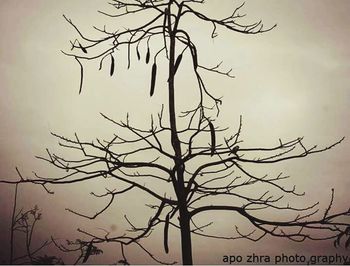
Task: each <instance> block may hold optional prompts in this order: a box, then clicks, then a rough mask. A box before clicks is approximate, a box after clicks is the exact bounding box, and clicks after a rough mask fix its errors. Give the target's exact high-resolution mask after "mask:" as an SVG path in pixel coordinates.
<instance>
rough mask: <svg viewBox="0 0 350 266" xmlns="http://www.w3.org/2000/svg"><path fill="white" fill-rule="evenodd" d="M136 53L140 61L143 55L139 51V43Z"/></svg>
mask: <svg viewBox="0 0 350 266" xmlns="http://www.w3.org/2000/svg"><path fill="white" fill-rule="evenodd" d="M136 55H137V60H139V61H140V59H141V55H140V51H139V46H138V45H137V46H136Z"/></svg>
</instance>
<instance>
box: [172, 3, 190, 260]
mask: <svg viewBox="0 0 350 266" xmlns="http://www.w3.org/2000/svg"><path fill="white" fill-rule="evenodd" d="M172 2H173V1H171V0H170V1H169V4H168V10H167V12H168V14H167V19H168V21H167V27H168V32H169V37H170V43H169V79H168V92H169V122H170V129H171V145H172V147H173V149H174V153H175V158H174V168H173V170H174V176H173V179H174V180H173V184H174V189H175V192H176V196H177V200H178V207H179V213H180V216H179V221H180V231H181V251H182V264H184V265H192V264H193V260H192V243H191V229H190V216H189V213H188V210H187V194H186V188H185V182H184V172H185V165H184V162H183V159H182V151H181V142H180V140H179V136H178V132H177V126H176V109H175V80H174V78H175V66H174V65H175V51H176V49H175V46H176V31H177V25H178V23H179V18H180V15H179V14H180V12H181V9H182V5H180V8H179V10H178V15H177V16H176V19H175V23H174V28H173V29H172V23H171V16H170V14H171V11H170V9H171V5H172Z"/></svg>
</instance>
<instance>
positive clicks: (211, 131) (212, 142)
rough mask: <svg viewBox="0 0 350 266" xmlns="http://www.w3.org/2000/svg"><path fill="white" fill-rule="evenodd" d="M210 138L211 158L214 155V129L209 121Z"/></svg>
mask: <svg viewBox="0 0 350 266" xmlns="http://www.w3.org/2000/svg"><path fill="white" fill-rule="evenodd" d="M209 128H210V136H211V154H210V155H211V156H213V155H214V153H215V146H216V139H215V129H214V126H213V124H212V123H211V122H210V121H209Z"/></svg>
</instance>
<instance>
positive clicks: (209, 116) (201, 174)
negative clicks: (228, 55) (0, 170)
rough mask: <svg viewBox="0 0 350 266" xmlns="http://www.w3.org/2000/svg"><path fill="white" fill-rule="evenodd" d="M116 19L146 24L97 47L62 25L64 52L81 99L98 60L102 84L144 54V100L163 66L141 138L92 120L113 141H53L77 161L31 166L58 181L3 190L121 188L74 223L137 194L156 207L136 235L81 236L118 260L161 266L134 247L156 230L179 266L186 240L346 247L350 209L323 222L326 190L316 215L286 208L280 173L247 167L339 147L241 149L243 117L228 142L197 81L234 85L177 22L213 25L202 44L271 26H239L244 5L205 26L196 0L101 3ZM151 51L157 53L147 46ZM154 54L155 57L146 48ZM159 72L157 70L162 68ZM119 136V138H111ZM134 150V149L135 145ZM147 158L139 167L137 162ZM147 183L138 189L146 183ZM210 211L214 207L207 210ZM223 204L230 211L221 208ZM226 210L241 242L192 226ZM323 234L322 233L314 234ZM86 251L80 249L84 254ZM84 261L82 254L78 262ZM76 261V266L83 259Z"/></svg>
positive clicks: (188, 254)
mask: <svg viewBox="0 0 350 266" xmlns="http://www.w3.org/2000/svg"><path fill="white" fill-rule="evenodd" d="M110 4H111V5H112V6H113V7H114V8H115V9H116V13H115V14H110V13H106V12H101V11H100V13H102V14H104V15H106V16H108V17H112V18H115V19H118V18H120V17H124V16H132V14H142V13H143V14H146V15H147V17H149V19H148V20H147V21H145V22H144V24H142V25H140V26H138V27H135V28H128V29H123V30H115V31H108V30H107V29H106V27H104V28H97V27H95V29H96V30H97V31H98V32H99V33H100V34H101V38H98V39H93V38H90V37H88V36H86V35H85V34H84V33H83V32H81V31H80V30H79V28H78V27H77V26H76V24H74V23H73V22H72V20H70V19H68V18H67V17H66V16H64V18H65V19H66V20H67V22H68V23H69V24H70V25H71V26H72V27H73V28H74V29H75V30H76V32H77V33H78V35H79V36H78V39H76V40H74V41H72V42H71V44H72V46H71V49H72V51H71V52H63V53H64V54H66V55H67V56H70V57H72V58H73V59H75V60H76V61H77V62H78V64H79V66H80V88H79V93H81V92H82V90H83V80H84V66H85V64H86V63H88V62H89V61H95V60H97V61H98V62H99V65H100V70H101V69H102V68H103V66H104V65H105V64H109V70H108V71H109V73H110V75H113V74H114V70H115V54H117V53H118V52H120V49H121V48H122V47H126V49H127V60H128V61H127V64H128V68H129V67H130V65H131V63H132V59H131V57H132V56H133V55H136V57H137V59H138V60H141V59H142V58H141V53H140V48H139V47H140V45H146V46H147V52H146V55H145V61H146V63H147V64H148V63H152V68H151V81H150V96H151V97H152V96H153V94H154V93H155V88H156V87H157V76H158V75H159V74H158V73H159V65H160V64H161V62H162V60H163V61H164V60H166V62H167V63H166V69H167V72H168V74H167V91H168V100H167V102H165V103H164V105H163V107H162V109H161V110H160V112H159V114H158V115H157V117H155V118H154V117H153V116H152V119H151V125H150V127H149V128H146V129H142V128H138V127H137V126H134V125H132V123H131V122H130V119H129V117H128V116H127V118H126V120H125V121H117V120H114V119H113V118H111V117H109V116H107V115H105V114H101V115H102V116H103V117H104V118H105V119H107V120H108V121H110V122H111V123H113V124H114V125H115V126H116V127H117V128H118V131H116V132H118V135H114V136H113V137H112V138H111V139H109V140H101V139H96V141H91V142H89V141H83V140H81V139H80V138H79V137H78V134H75V136H74V137H73V138H67V137H64V136H61V135H58V134H55V133H52V135H53V136H55V137H57V138H58V139H59V144H60V146H63V147H66V148H67V149H72V150H75V151H78V152H80V155H81V157H79V158H74V159H68V158H64V157H63V156H60V155H58V154H55V153H52V152H50V151H49V150H47V156H46V157H39V158H40V159H42V160H45V161H47V162H48V163H50V164H52V165H53V166H55V167H57V168H59V169H62V170H64V171H65V174H64V175H62V176H60V177H57V178H52V177H42V176H40V175H38V174H35V177H33V178H21V180H19V181H16V182H7V181H2V182H7V183H28V182H29V183H34V184H39V185H42V186H43V187H44V188H45V189H46V190H47V191H48V192H50V193H51V191H50V190H49V188H48V187H47V185H49V184H70V183H79V182H85V181H88V180H91V179H97V178H101V177H102V178H111V179H113V180H117V181H118V182H120V183H121V184H124V187H122V189H120V187H119V188H118V189H114V190H106V192H105V193H104V194H95V193H93V195H94V196H95V197H96V198H109V201H108V204H107V205H106V206H105V207H104V208H102V209H101V210H98V211H97V212H96V213H95V214H93V215H88V214H83V213H80V212H77V211H74V210H69V211H70V212H72V213H74V214H76V215H79V216H82V217H85V218H87V219H95V218H96V217H97V216H99V215H101V214H103V213H104V212H105V211H106V210H107V209H108V208H109V207H110V206H111V205H112V204H113V202H114V200H115V199H116V198H117V197H118V196H119V195H121V194H126V193H128V192H130V191H132V190H139V191H141V192H143V193H146V194H147V195H149V197H150V198H152V199H153V200H154V201H156V202H158V203H157V204H154V205H149V206H148V207H150V208H151V209H153V210H154V214H153V216H152V217H150V219H149V221H148V223H147V224H146V225H145V226H144V227H141V228H139V227H137V226H136V225H134V223H133V222H132V221H130V219H128V217H125V219H127V221H128V222H129V224H130V227H131V231H132V233H131V234H130V235H128V234H124V235H121V236H111V235H110V233H109V232H107V233H106V235H96V234H93V233H91V232H87V231H83V230H81V229H80V231H81V232H82V233H84V234H85V235H86V236H89V237H91V242H90V243H91V246H92V245H93V244H94V245H96V244H100V243H105V242H117V243H120V246H121V249H122V254H123V259H122V260H121V261H120V262H121V263H127V262H128V260H127V258H126V257H125V254H124V248H125V246H128V245H131V244H134V245H137V246H139V247H140V248H141V249H143V250H144V251H145V252H146V253H147V254H148V255H149V256H151V257H152V258H153V259H154V260H155V261H156V262H160V261H159V260H158V259H157V258H156V257H155V256H154V255H153V254H152V253H151V252H150V251H149V250H148V249H146V248H145V247H144V246H143V244H142V242H141V240H142V239H143V238H146V237H148V236H149V235H150V234H151V233H152V231H153V229H154V228H155V227H157V226H163V229H164V239H163V245H164V250H165V252H166V253H168V251H169V245H168V231H169V227H174V228H177V229H179V231H180V234H181V250H182V262H183V264H193V258H192V241H191V236H192V235H193V234H196V235H200V236H204V237H214V238H221V239H232V240H233V239H250V240H252V241H258V240H260V239H262V238H263V237H265V236H268V235H270V236H275V237H282V238H288V239H290V240H292V241H297V242H302V241H304V240H306V239H312V240H334V244H335V245H340V244H341V241H342V240H345V242H346V246H349V244H350V238H349V236H350V227H349V223H348V222H347V221H346V220H345V219H342V218H343V217H346V216H348V215H349V214H350V210H346V211H344V212H341V213H332V211H331V208H332V207H333V197H334V191H333V190H332V194H331V200H330V203H329V205H328V207H327V208H326V209H325V210H323V211H322V210H320V209H319V207H318V203H315V204H312V205H310V206H305V207H303V208H297V207H294V206H293V205H292V204H290V203H289V201H288V200H287V199H285V197H286V195H291V196H295V197H300V196H303V195H304V194H303V193H299V192H297V191H296V188H295V185H292V187H291V188H286V187H285V186H284V185H282V184H281V181H282V180H285V179H287V178H288V176H286V175H284V174H283V173H281V174H279V175H277V176H271V175H263V176H260V175H258V174H255V173H254V171H252V170H251V165H264V164H274V163H277V162H281V161H287V160H294V159H298V158H303V157H306V156H309V155H312V154H315V153H320V152H324V151H327V150H329V149H332V148H333V147H334V146H336V145H338V144H339V143H341V142H342V141H343V139H341V140H339V141H337V142H335V143H333V144H331V145H328V146H325V147H322V148H318V147H317V146H312V147H308V146H306V145H305V144H304V143H303V138H301V137H298V138H295V139H292V140H288V141H282V140H281V139H279V141H278V143H277V144H276V146H273V147H250V146H243V144H240V143H241V142H242V140H241V129H242V118H240V123H239V127H238V130H237V131H236V132H233V133H232V134H231V135H229V136H227V135H226V132H227V131H228V129H225V128H220V127H219V126H218V125H217V124H216V117H217V116H218V115H219V112H220V105H221V99H220V98H219V97H216V96H215V95H214V94H213V93H212V92H211V90H209V89H208V88H207V86H206V84H205V83H204V81H203V78H202V76H203V75H204V73H205V72H213V73H216V74H218V75H223V76H226V77H228V78H233V75H232V73H231V70H228V71H227V70H222V67H221V63H219V64H217V65H215V66H214V67H212V66H205V65H202V64H201V61H200V56H199V54H198V52H197V45H196V44H195V43H194V42H193V40H192V38H191V35H190V34H189V33H188V31H187V30H186V29H185V28H184V27H182V24H181V23H180V22H181V21H182V20H183V18H185V17H190V16H192V17H194V18H195V19H197V20H198V23H200V22H203V23H209V24H210V25H212V32H211V36H210V37H211V38H215V37H216V36H217V28H218V27H222V28H224V29H227V30H228V31H232V32H235V33H239V34H252V35H254V34H261V33H264V32H268V31H270V30H272V29H273V28H274V27H275V25H274V26H272V27H267V28H265V27H264V26H263V23H262V22H261V21H259V22H256V23H251V24H242V23H241V18H242V17H244V15H243V14H242V13H241V9H242V7H243V4H242V5H240V6H238V7H237V8H236V9H234V10H233V12H232V13H231V14H230V15H229V16H227V17H225V18H221V19H215V18H211V17H209V16H207V15H205V14H203V13H201V12H199V11H197V10H198V9H197V7H198V5H202V4H204V1H203V0H130V1H127V0H125V1H123V0H120V1H119V0H113V1H112V2H111V3H110ZM154 44H157V45H154ZM159 45H160V48H155V47H158V46H159ZM185 57H186V58H187V59H189V60H190V61H191V65H192V70H193V76H194V79H195V80H196V81H197V84H198V86H197V87H196V90H197V92H198V95H199V97H198V99H197V102H196V103H195V105H194V107H193V108H192V109H191V110H181V111H180V112H179V111H177V110H176V104H175V103H176V100H177V98H176V84H175V81H176V75H177V71H178V69H179V68H180V67H181V66H182V62H183V58H185ZM162 68H163V69H164V66H163V67H162ZM125 131H127V132H128V134H126V136H123V135H122V133H120V132H125ZM136 145H138V146H137V147H138V148H135V146H136ZM145 157H147V158H149V159H148V160H140V159H139V158H145ZM145 182H147V185H146V183H145ZM149 182H150V183H153V182H154V183H156V184H157V185H161V186H164V187H166V188H167V190H166V191H167V194H165V193H164V194H162V193H160V192H157V190H155V189H152V188H151V186H148V184H149ZM256 186H259V188H263V190H261V189H259V192H258V191H256V192H255V195H250V194H249V195H248V194H246V193H244V192H242V191H243V190H242V188H246V187H247V188H252V189H253V188H254V187H256ZM213 198H215V199H218V198H219V199H220V202H225V204H213V203H212V199H213ZM216 202H217V201H216ZM228 203H229V204H228ZM267 210H275V211H279V212H280V211H286V212H290V211H293V212H295V215H294V216H293V217H292V218H290V219H284V220H276V219H272V220H269V219H267V218H262V217H263V215H262V214H263V213H265V212H266V211H267ZM213 211H225V212H232V213H236V214H238V215H241V216H243V217H244V218H245V219H246V220H247V222H248V223H250V224H251V225H253V226H254V227H255V229H254V230H253V231H252V232H249V233H242V232H241V231H240V230H239V228H238V227H236V232H235V233H234V234H233V235H232V236H229V235H228V234H227V232H224V233H223V235H222V236H220V235H211V234H209V233H206V232H205V229H206V228H207V227H208V226H210V225H211V223H208V224H198V217H200V215H201V214H203V213H206V212H213ZM318 231H322V232H323V234H318V233H317V232H318ZM87 244H88V243H84V245H85V246H86V247H88V245H87ZM89 255H90V253H89V252H88V251H85V253H84V254H83V253H82V257H84V262H85V261H86V260H87V259H88V257H89ZM82 257H81V258H82Z"/></svg>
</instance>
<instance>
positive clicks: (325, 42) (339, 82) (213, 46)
mask: <svg viewBox="0 0 350 266" xmlns="http://www.w3.org/2000/svg"><path fill="white" fill-rule="evenodd" d="M106 2H107V1H100V0H99V1H97V0H90V1H83V0H75V1H68V0H61V1H47V0H30V1H24V0H0V32H1V36H2V37H1V38H0V89H1V97H0V121H1V127H0V179H3V180H15V179H17V178H18V176H17V174H16V171H15V167H18V168H19V169H20V171H21V172H22V174H23V175H25V176H30V175H32V171H35V172H38V173H42V174H43V175H55V174H57V173H58V172H57V170H56V169H53V168H52V167H49V166H48V165H47V164H46V163H45V162H42V161H40V160H38V159H36V158H35V156H37V155H44V154H45V149H46V148H49V149H50V150H54V151H56V150H57V151H60V152H64V151H63V150H62V148H60V147H58V145H57V139H55V138H54V137H53V136H52V135H50V132H56V133H59V134H61V135H65V136H73V135H74V133H75V132H77V133H78V134H79V136H81V137H82V138H84V139H87V140H89V139H94V138H96V137H99V136H102V137H104V136H111V135H113V134H114V131H113V130H114V129H115V128H114V127H113V126H112V125H110V124H109V123H108V122H106V121H105V120H103V119H102V118H101V116H100V115H99V113H100V112H103V113H106V114H109V115H111V116H113V117H115V118H116V119H117V120H120V119H123V118H125V116H126V113H129V114H130V119H131V121H132V122H133V123H135V124H137V125H139V126H141V127H142V126H147V125H148V122H149V117H150V114H151V113H153V114H154V113H156V112H157V111H159V109H160V106H161V104H162V103H163V100H164V98H165V97H166V95H167V94H166V90H162V89H161V88H162V87H161V86H160V88H157V91H156V95H155V96H154V97H152V99H150V98H149V91H148V90H149V73H150V71H149V66H146V65H145V64H141V63H137V61H136V60H134V61H132V67H131V69H130V70H129V71H127V70H126V63H125V59H126V57H125V55H122V54H121V55H120V57H118V58H117V59H116V60H117V61H116V62H117V64H116V72H117V73H116V75H115V76H113V77H109V75H108V71H105V72H103V71H100V72H99V71H98V70H97V68H98V66H97V65H96V64H95V65H93V64H91V65H89V66H88V67H87V69H86V74H85V80H84V88H83V92H82V94H80V95H79V94H78V89H79V67H78V65H77V64H76V62H74V60H73V59H72V58H69V57H67V56H64V55H63V54H62V53H61V50H64V51H69V49H70V44H69V40H74V39H75V38H76V37H77V36H76V33H75V31H74V30H73V29H72V27H70V25H68V23H67V22H66V21H65V20H64V18H63V16H62V15H63V14H65V15H66V16H67V17H69V18H71V19H72V20H73V22H74V23H76V24H77V25H78V27H79V28H80V29H81V30H82V31H83V32H86V33H87V34H91V35H92V36H98V34H97V33H96V32H95V31H94V30H93V28H92V26H93V25H96V26H100V27H101V26H102V27H103V25H106V26H107V27H109V28H114V27H115V28H116V29H117V28H123V27H127V26H130V25H129V24H132V25H137V24H138V23H141V22H142V21H143V20H144V19H145V18H144V17H142V16H138V15H136V16H131V17H130V18H128V19H121V20H116V19H112V18H107V17H105V16H103V15H101V14H99V13H98V12H97V10H109V9H108V8H109V7H108V4H107V3H106ZM240 3H241V2H240V1H228V0H220V1H219V0H208V1H207V3H206V4H205V5H203V7H201V10H202V11H203V12H204V13H205V14H207V15H210V16H212V17H217V18H220V17H224V16H227V15H229V14H230V12H229V10H233V9H234V8H235V7H236V6H238V5H239V4H240ZM348 10H350V2H349V1H347V0H337V1H331V0H318V1H311V0H303V1H292V0H264V1H258V0H248V1H246V5H245V6H244V9H243V11H244V13H246V14H247V17H246V18H244V21H246V22H251V21H258V20H260V19H262V20H263V22H264V25H266V27H269V26H272V25H274V24H277V27H276V28H275V29H274V30H273V31H271V32H268V33H265V34H261V35H240V34H237V33H232V32H227V31H225V30H223V29H220V28H219V29H218V33H219V36H218V37H216V38H215V39H214V40H212V39H211V38H210V33H211V26H210V25H204V24H201V23H199V21H197V20H194V19H188V21H186V23H187V24H186V25H184V26H186V27H187V28H188V30H189V32H191V34H192V36H193V40H194V42H195V43H196V44H197V46H198V52H199V60H200V62H203V64H207V65H209V66H210V65H211V66H213V65H216V64H217V63H218V62H220V61H223V64H222V66H223V67H224V68H227V69H230V68H232V73H233V74H234V75H235V78H234V79H227V78H224V77H218V76H215V75H211V74H209V75H207V76H205V82H206V83H207V84H208V87H210V88H211V89H212V90H213V91H215V94H216V95H219V96H223V105H222V107H221V113H220V117H219V118H218V122H219V123H221V124H222V126H223V127H225V126H230V127H231V128H232V129H233V130H234V129H235V128H237V126H238V122H239V116H240V115H242V117H243V132H242V137H243V139H244V145H247V146H268V145H274V144H277V143H278V139H279V138H281V139H283V140H288V139H291V138H295V137H299V136H304V138H305V143H306V144H307V145H310V146H312V145H314V144H317V145H319V147H324V146H327V145H329V144H331V143H333V142H335V141H337V140H339V139H340V138H342V137H343V136H345V137H346V139H345V141H344V142H343V143H342V144H341V145H339V146H337V147H335V148H334V149H332V150H330V151H327V152H325V153H322V154H317V155H314V156H311V157H310V158H306V159H301V160H295V161H292V162H288V163H282V164H276V165H274V166H270V167H271V168H264V169H262V170H261V171H268V172H272V173H278V172H280V171H283V172H285V173H287V174H289V175H291V176H292V178H293V179H291V181H290V182H292V183H295V184H296V185H297V186H298V188H299V190H301V191H305V192H306V196H305V197H304V198H303V199H302V200H299V201H298V204H301V205H304V204H310V203H311V202H315V201H320V202H321V203H322V204H323V205H322V206H326V204H327V203H328V202H329V199H330V195H331V188H335V199H334V206H335V210H338V211H342V210H346V209H348V208H349V204H348V203H349V194H348V188H349V185H350V182H349V177H348V173H349V172H350V157H349V151H350V143H349V140H348V138H349V137H350V125H349V123H348V120H349V115H350V105H349V103H350V88H349V86H350V85H349V84H350V63H349V62H350V50H349V48H348V44H349V41H350V28H349V27H348V25H349V23H350V17H349V16H348ZM144 52H145V51H143V53H144ZM191 82H193V81H192V79H191V75H190V73H188V72H186V71H185V70H182V72H180V74H179V81H178V84H179V87H181V88H182V90H181V92H179V95H180V96H181V98H180V99H179V100H178V105H179V108H181V107H183V106H188V105H191V104H192V103H193V97H194V96H195V94H192V92H191V91H189V90H188V88H189V87H191V84H192V83H191ZM242 145H243V144H242ZM67 155H69V154H67ZM104 186H107V184H106V183H104V182H103V181H99V182H90V183H86V184H79V185H72V186H57V187H50V188H51V189H52V190H53V191H55V194H54V195H48V194H47V193H46V192H45V191H44V190H43V189H42V188H41V187H38V186H35V185H20V187H19V197H18V206H19V207H23V208H25V209H28V208H30V207H31V206H33V205H35V204H37V205H38V206H39V208H40V209H41V210H42V213H43V219H42V220H41V221H40V224H41V225H40V226H39V225H38V230H37V231H36V235H35V241H36V243H39V241H41V240H43V239H45V238H47V237H48V236H50V235H53V236H54V237H55V238H58V239H61V240H62V241H64V239H75V238H79V237H81V234H79V233H78V232H77V231H76V229H77V228H78V227H79V228H85V229H87V230H95V231H96V230H97V231H98V230H100V229H97V228H107V229H110V230H112V229H113V230H116V231H118V232H119V231H122V230H123V228H124V227H125V226H126V225H125V221H124V220H123V218H122V217H123V214H124V213H128V215H130V216H131V217H133V218H134V219H136V221H141V220H142V221H143V220H144V219H143V218H144V217H145V216H147V213H146V212H145V211H144V205H143V202H144V201H146V199H144V198H143V196H141V195H134V194H131V195H129V196H125V197H123V198H120V200H118V203H117V204H115V206H113V208H111V210H109V211H108V212H107V213H106V215H104V217H99V218H98V219H97V220H96V221H86V220H84V219H83V218H81V217H77V216H75V215H73V214H71V213H68V212H67V211H66V210H65V208H71V209H77V210H81V211H86V212H89V213H94V212H95V210H96V209H98V208H101V206H103V204H104V202H98V201H96V200H95V199H94V198H92V197H91V196H90V195H89V193H90V192H91V191H100V192H101V191H103V189H104ZM13 196H14V187H13V186H10V185H4V184H0V213H1V216H0V217H1V219H0V230H1V231H0V232H1V234H0V240H1V242H2V243H8V239H9V226H10V218H11V211H12V204H13ZM140 203H142V204H140ZM324 208H325V207H324ZM137 214H139V216H142V218H139V216H138V215H137ZM234 218H235V219H236V217H234ZM235 219H234V220H233V222H232V217H228V216H226V215H225V214H218V215H217V221H216V222H217V226H216V229H215V230H217V232H222V233H224V234H226V233H227V232H230V230H232V228H233V225H234V224H235V223H241V222H242V221H240V220H239V219H238V218H237V220H235ZM146 220H147V219H146ZM160 235H161V234H159V233H157V232H156V233H155V237H154V239H152V240H147V241H148V242H149V243H148V244H150V245H151V246H152V250H154V252H155V253H156V254H158V253H159V251H158V250H159V249H160V248H159V247H161V241H160V244H154V243H158V242H157V241H155V242H154V240H159V239H161V238H160ZM147 241H146V242H147ZM170 243H171V244H170V247H171V252H170V255H169V257H168V260H169V258H170V260H177V261H179V260H180V257H179V254H180V253H179V235H178V234H177V232H176V231H175V230H174V231H173V232H172V231H171V239H170ZM18 245H19V244H18ZM193 246H194V248H193V252H194V258H195V263H202V264H205V263H211V264H220V263H222V257H223V256H224V255H235V254H240V255H246V254H251V253H259V254H262V255H264V254H280V253H282V252H284V253H288V254H308V255H310V254H315V255H322V254H335V253H336V252H338V253H342V252H343V253H344V251H342V250H339V249H338V250H336V249H335V248H334V247H333V245H332V243H328V242H327V243H326V242H324V243H313V242H306V243H298V244H296V243H290V242H288V241H287V240H281V239H271V238H267V239H266V240H263V241H260V242H257V243H251V242H248V241H240V242H239V241H232V242H228V241H218V240H215V239H214V240H212V239H209V240H207V239H203V238H197V237H195V238H194V244H193ZM52 252H55V251H52ZM127 253H128V254H129V256H130V258H133V259H130V261H131V262H133V263H143V262H144V263H150V262H149V261H148V260H147V259H146V258H145V256H144V254H143V253H142V252H140V251H139V250H137V249H136V248H130V249H128V251H127ZM159 255H160V256H161V258H165V259H166V258H167V257H166V256H165V255H164V254H162V253H161V252H160V253H159ZM62 256H63V257H64V259H65V260H66V261H67V262H68V261H69V260H70V259H71V258H69V257H68V256H67V254H63V255H62ZM118 256H120V252H119V250H118V246H116V245H114V246H113V245H109V246H108V247H105V253H104V254H103V255H101V256H96V257H94V258H92V260H91V262H92V263H113V262H115V261H116V260H117V257H118ZM7 260H8V249H7V250H6V248H3V249H2V250H1V251H0V261H5V262H6V261H7Z"/></svg>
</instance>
